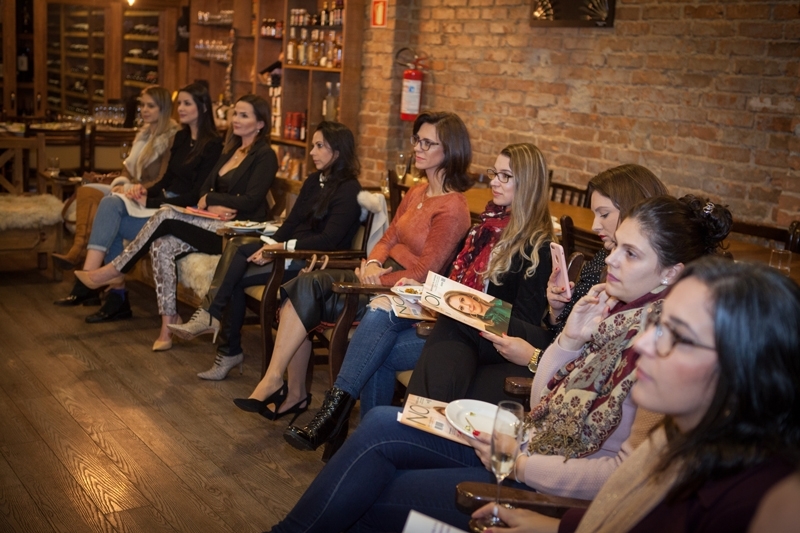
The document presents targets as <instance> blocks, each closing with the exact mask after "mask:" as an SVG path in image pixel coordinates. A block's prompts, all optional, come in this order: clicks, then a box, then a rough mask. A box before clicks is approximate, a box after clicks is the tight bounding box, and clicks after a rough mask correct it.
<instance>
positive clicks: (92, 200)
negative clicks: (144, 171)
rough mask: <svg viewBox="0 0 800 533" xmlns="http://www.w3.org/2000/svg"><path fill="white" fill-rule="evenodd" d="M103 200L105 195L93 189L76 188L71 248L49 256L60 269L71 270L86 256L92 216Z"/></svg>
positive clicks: (92, 220)
mask: <svg viewBox="0 0 800 533" xmlns="http://www.w3.org/2000/svg"><path fill="white" fill-rule="evenodd" d="M103 198H105V194H103V193H102V191H99V190H97V189H95V188H94V187H79V188H78V195H77V199H76V200H75V240H74V241H73V243H72V248H70V249H69V252H67V253H66V254H50V255H52V256H53V261H54V262H55V263H56V265H57V266H58V267H59V268H60V269H62V270H72V269H74V268H75V267H77V266H78V265H79V264H80V262H81V261H82V260H83V258H84V257H85V256H86V245H87V244H88V242H89V234H90V233H91V232H92V223H93V222H94V214H95V213H96V212H97V206H98V205H100V201H101V200H102V199H103Z"/></svg>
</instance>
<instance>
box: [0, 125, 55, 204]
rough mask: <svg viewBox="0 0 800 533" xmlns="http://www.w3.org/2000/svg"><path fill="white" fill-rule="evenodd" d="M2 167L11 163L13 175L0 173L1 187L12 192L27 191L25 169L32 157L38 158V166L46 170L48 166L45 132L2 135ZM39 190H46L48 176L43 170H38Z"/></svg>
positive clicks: (0, 165)
mask: <svg viewBox="0 0 800 533" xmlns="http://www.w3.org/2000/svg"><path fill="white" fill-rule="evenodd" d="M0 150H3V152H2V153H0V169H3V168H5V167H6V164H7V163H10V164H11V165H10V166H11V176H10V179H9V176H6V175H4V174H0V187H2V189H5V190H6V191H8V192H9V193H11V194H22V193H24V192H25V181H26V180H25V169H26V167H27V164H28V162H29V161H30V158H31V157H35V158H36V168H39V169H41V170H44V169H45V168H46V167H47V160H46V158H45V150H46V145H45V137H44V134H41V133H39V134H37V135H36V136H35V137H28V138H25V137H12V136H0ZM36 178H37V190H38V191H39V192H40V193H42V192H44V191H45V180H46V177H45V176H44V174H42V173H41V172H37V174H36Z"/></svg>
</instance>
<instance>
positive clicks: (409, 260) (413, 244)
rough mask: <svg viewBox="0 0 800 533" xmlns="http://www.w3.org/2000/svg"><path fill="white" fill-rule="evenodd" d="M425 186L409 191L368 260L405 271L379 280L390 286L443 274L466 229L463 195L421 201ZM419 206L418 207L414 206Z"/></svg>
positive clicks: (451, 194) (457, 194) (465, 209)
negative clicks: (394, 264)
mask: <svg viewBox="0 0 800 533" xmlns="http://www.w3.org/2000/svg"><path fill="white" fill-rule="evenodd" d="M426 190H427V185H426V184H421V185H417V186H416V187H414V188H412V189H411V190H409V191H408V192H407V193H406V195H405V197H403V201H402V202H400V206H399V207H398V208H397V213H395V215H394V217H393V218H392V223H391V225H390V226H389V229H387V230H386V233H384V234H383V238H382V239H381V240H380V241H378V244H376V245H375V248H373V249H372V253H371V254H370V256H369V259H377V260H378V261H380V262H381V263H383V262H384V261H386V259H388V258H389V257H391V258H392V259H394V260H395V261H397V262H398V263H400V264H401V265H403V266H404V267H405V268H406V270H402V271H399V272H390V273H389V274H385V275H383V276H381V283H383V284H384V285H394V284H395V283H396V282H397V281H398V280H399V279H400V278H412V279H415V280H417V281H422V282H424V281H425V278H426V277H427V276H428V271H429V270H432V271H434V272H438V273H440V274H441V273H444V271H445V270H446V269H447V267H448V266H449V264H450V262H451V261H452V260H453V258H454V257H455V254H456V251H457V247H458V246H459V245H460V244H461V241H462V240H463V239H464V236H465V235H466V234H467V230H469V227H470V216H469V208H468V206H467V200H466V198H465V197H464V195H463V194H460V193H449V194H443V195H441V196H436V197H433V198H427V199H425V191H426ZM420 202H422V207H421V208H420V209H417V205H419V203H420Z"/></svg>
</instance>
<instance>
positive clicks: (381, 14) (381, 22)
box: [372, 0, 388, 28]
mask: <svg viewBox="0 0 800 533" xmlns="http://www.w3.org/2000/svg"><path fill="white" fill-rule="evenodd" d="M387 4H388V1H387V0H372V27H373V28H385V27H386V9H387V7H388V6H387Z"/></svg>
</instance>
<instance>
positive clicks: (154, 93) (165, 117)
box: [134, 85, 176, 179]
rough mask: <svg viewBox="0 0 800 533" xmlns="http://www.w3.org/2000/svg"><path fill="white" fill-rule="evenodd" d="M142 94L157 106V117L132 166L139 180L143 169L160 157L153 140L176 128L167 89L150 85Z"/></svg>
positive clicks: (170, 98)
mask: <svg viewBox="0 0 800 533" xmlns="http://www.w3.org/2000/svg"><path fill="white" fill-rule="evenodd" d="M142 94H146V95H147V96H149V97H150V98H152V99H153V101H154V102H155V103H156V105H157V106H158V110H159V115H158V122H156V125H155V128H150V129H148V132H147V142H146V143H145V145H144V147H142V151H141V153H140V154H139V157H138V158H137V159H136V163H135V164H134V168H135V169H136V176H137V177H138V178H140V179H141V176H142V170H144V167H146V166H147V165H148V164H150V163H151V162H152V160H154V159H155V158H156V157H158V156H159V155H161V154H156V153H155V150H156V147H155V140H156V139H157V138H158V136H159V135H163V134H164V133H166V132H167V131H169V130H170V129H174V128H175V127H176V126H175V122H174V121H173V120H172V97H171V96H170V93H169V91H168V90H167V89H165V88H164V87H161V86H159V85H151V86H149V87H145V88H144V89H142Z"/></svg>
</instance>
